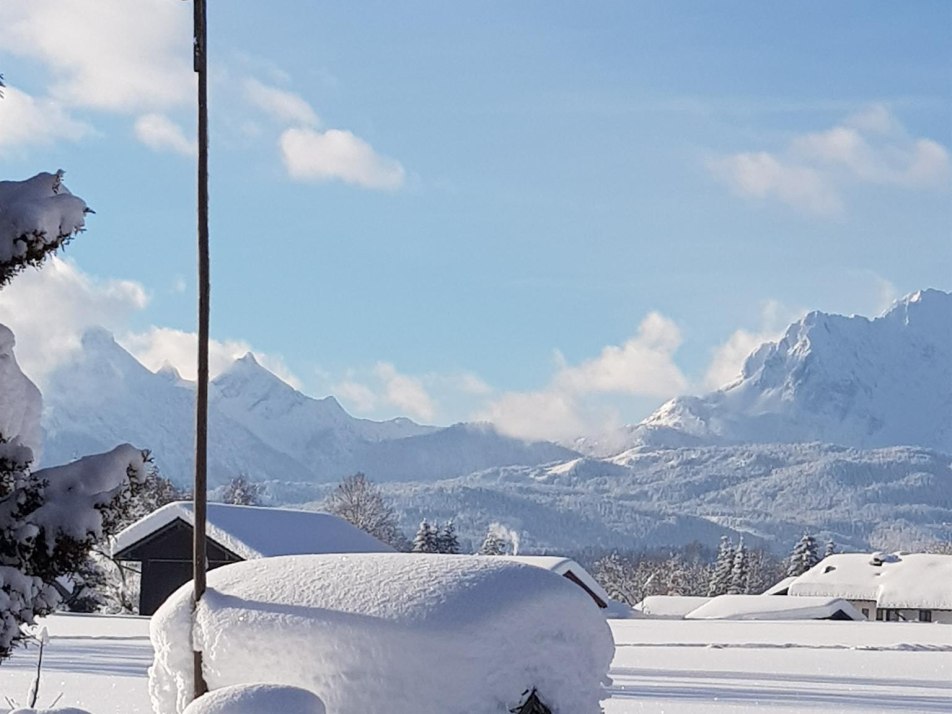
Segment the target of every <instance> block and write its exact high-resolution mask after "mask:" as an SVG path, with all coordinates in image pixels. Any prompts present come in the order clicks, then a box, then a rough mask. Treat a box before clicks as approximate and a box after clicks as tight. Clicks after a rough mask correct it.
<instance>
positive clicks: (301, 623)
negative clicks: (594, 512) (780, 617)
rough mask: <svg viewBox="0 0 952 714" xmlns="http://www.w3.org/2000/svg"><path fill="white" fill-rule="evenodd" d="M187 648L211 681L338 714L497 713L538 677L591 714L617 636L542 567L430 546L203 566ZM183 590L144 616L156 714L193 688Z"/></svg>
mask: <svg viewBox="0 0 952 714" xmlns="http://www.w3.org/2000/svg"><path fill="white" fill-rule="evenodd" d="M208 587H209V589H208V592H207V593H206V595H205V596H204V597H203V598H202V601H201V603H200V604H199V607H198V609H197V614H196V620H197V622H196V625H195V628H194V631H193V638H194V646H195V647H197V648H199V649H201V651H202V652H203V657H204V673H205V678H206V681H207V683H208V685H209V688H210V689H212V690H214V689H219V688H221V687H225V686H230V685H234V684H241V683H253V682H273V683H276V684H289V685H293V686H300V687H304V688H305V689H308V690H310V691H313V692H315V693H316V694H317V695H318V696H319V697H320V698H321V699H322V701H323V702H324V703H325V705H326V706H327V708H328V710H329V711H331V712H334V714H366V713H367V712H384V711H385V712H388V714H420V713H421V712H441V713H446V714H453V713H455V712H459V713H462V712H466V713H467V714H498V713H499V712H500V711H505V710H506V707H513V706H515V705H517V704H519V703H520V701H521V697H522V694H523V692H524V691H525V690H526V689H531V688H533V687H535V688H537V689H538V692H539V694H540V696H541V698H542V699H543V701H544V702H546V703H547V704H548V705H549V706H550V707H551V709H552V711H553V714H596V713H597V712H599V711H600V708H599V700H600V699H601V698H602V697H603V695H604V690H602V689H601V684H602V683H603V682H604V681H606V680H605V676H606V673H607V671H608V667H609V663H610V662H611V657H612V652H613V643H612V638H611V633H610V631H609V629H608V626H607V624H606V621H605V619H604V617H603V616H602V615H601V614H600V612H599V610H598V608H594V607H592V602H591V599H590V598H589V596H588V595H587V594H586V593H585V592H584V591H583V590H581V589H580V588H579V587H577V586H576V585H574V584H573V583H571V582H569V581H567V580H566V579H565V578H562V577H560V576H557V575H555V574H554V573H551V572H547V571H545V570H543V569H542V568H538V567H533V566H528V565H523V564H520V563H513V562H510V561H507V560H504V559H500V558H493V557H479V556H451V555H427V554H403V553H393V554H355V555H314V556H288V557H279V558H268V559H263V560H257V561H246V562H243V563H237V564H234V565H228V566H224V567H222V568H218V569H216V570H213V571H211V572H210V573H209V574H208ZM191 611H192V602H191V587H190V586H189V585H186V586H183V587H182V588H181V589H179V590H178V591H176V592H175V593H174V594H173V595H172V596H171V597H170V598H169V599H168V600H167V601H166V602H165V604H164V605H163V606H162V607H161V608H160V609H159V611H158V612H157V613H156V614H155V616H154V617H153V619H152V626H151V636H152V643H153V645H154V648H155V653H156V654H155V661H154V664H153V666H152V668H151V670H150V692H151V696H152V701H153V707H154V710H155V712H156V714H175V713H178V712H181V711H182V710H183V709H184V708H185V705H186V704H187V702H188V700H189V698H190V696H191V694H190V692H191V689H192V683H191V673H192V653H191V646H190V643H189V640H190V639H192V638H190V636H189V634H190V632H192V627H191V618H192V615H191Z"/></svg>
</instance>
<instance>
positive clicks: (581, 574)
mask: <svg viewBox="0 0 952 714" xmlns="http://www.w3.org/2000/svg"><path fill="white" fill-rule="evenodd" d="M494 557H501V558H506V559H507V560H512V561H514V562H517V563H525V564H526V565H534V566H536V567H537V568H545V569H546V570H551V571H552V572H553V573H556V574H557V575H562V576H565V575H568V574H571V575H573V576H575V578H576V579H577V580H578V582H579V583H580V584H581V585H582V586H583V587H584V588H585V589H586V590H588V591H589V592H590V593H591V594H592V595H593V596H594V597H595V598H596V599H597V600H601V601H602V603H604V605H607V604H608V602H609V601H610V600H611V598H610V597H609V596H608V593H607V592H605V588H603V587H602V586H601V585H599V583H598V581H597V580H596V579H595V578H593V577H592V576H591V575H590V574H589V573H588V571H587V570H585V568H583V567H582V566H581V565H579V564H578V563H576V562H575V561H574V560H572V559H571V558H563V557H561V556H556V555H503V556H494ZM604 605H603V606H604Z"/></svg>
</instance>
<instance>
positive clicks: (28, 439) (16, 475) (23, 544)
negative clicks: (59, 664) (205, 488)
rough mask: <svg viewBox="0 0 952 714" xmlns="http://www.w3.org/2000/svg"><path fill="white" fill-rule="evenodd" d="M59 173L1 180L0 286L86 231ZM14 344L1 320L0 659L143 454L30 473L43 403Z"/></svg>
mask: <svg viewBox="0 0 952 714" xmlns="http://www.w3.org/2000/svg"><path fill="white" fill-rule="evenodd" d="M62 177H63V172H62V171H58V172H56V173H55V174H49V173H41V174H37V175H36V176H34V177H33V178H31V179H28V180H26V181H0V286H2V285H4V284H5V283H7V282H9V280H10V279H11V278H12V277H13V276H14V275H16V273H17V272H19V271H20V270H22V269H23V268H24V267H26V266H28V265H33V266H38V265H40V264H41V263H42V262H43V260H44V258H46V257H47V256H48V255H50V254H51V253H53V252H55V251H56V250H57V249H58V248H59V247H61V246H62V245H63V244H64V243H65V242H66V241H68V240H69V239H70V238H71V237H72V236H74V235H75V234H76V233H77V232H79V231H80V230H82V228H83V225H84V220H85V214H86V213H87V210H88V209H87V208H86V203H85V202H84V201H83V200H82V199H80V198H78V197H76V196H73V195H72V194H70V192H69V191H68V190H67V189H66V187H65V186H64V185H63V184H62ZM37 319H42V317H41V316H39V317H38V318H37ZM13 347H14V337H13V333H12V332H10V330H8V329H7V328H6V327H4V326H2V325H0V660H2V659H4V658H5V657H7V656H8V655H9V654H10V650H11V649H12V647H13V646H14V645H15V644H16V643H17V642H19V641H20V640H22V639H24V637H25V634H24V633H23V632H22V630H21V627H22V626H23V625H25V624H31V623H32V622H33V618H34V617H35V616H36V615H43V614H47V613H49V612H50V611H51V610H52V609H53V608H54V607H55V606H56V604H57V602H58V601H59V599H60V593H59V591H58V590H57V589H56V584H57V579H58V578H59V577H60V576H63V575H65V574H68V573H71V572H75V571H76V570H77V569H78V568H79V566H80V565H81V564H82V562H83V561H84V560H85V558H86V555H87V553H88V551H89V548H90V546H91V545H92V543H93V542H94V541H95V540H97V539H99V538H101V537H102V535H103V533H107V532H109V531H110V530H111V529H114V528H115V526H116V525H117V523H118V522H119V519H120V518H121V516H122V513H123V511H124V504H125V502H126V501H127V499H128V497H129V495H130V494H131V493H132V491H133V490H134V488H136V486H137V485H138V484H139V483H140V482H141V481H142V480H143V479H144V478H145V476H146V472H147V468H146V463H147V460H148V454H147V453H145V452H143V451H140V450H139V449H136V448H134V447H132V446H129V445H128V444H125V445H122V446H119V447H117V448H116V449H114V450H113V451H111V452H109V453H106V454H100V455H98V456H87V457H85V458H83V459H80V460H78V461H75V462H73V463H71V464H67V465H65V466H59V467H55V468H48V469H43V470H41V471H36V472H34V471H32V470H31V464H32V463H33V461H34V459H35V458H36V456H37V455H38V452H39V447H40V444H39V440H40V424H39V418H40V412H41V410H42V403H41V397H40V392H39V390H38V389H37V388H36V386H35V385H34V384H33V383H32V382H30V380H29V379H28V378H27V377H26V376H25V375H24V374H23V373H22V372H21V371H20V368H19V366H18V365H17V362H16V358H15V356H14V354H13Z"/></svg>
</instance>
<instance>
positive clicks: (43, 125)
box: [0, 86, 93, 153]
mask: <svg viewBox="0 0 952 714" xmlns="http://www.w3.org/2000/svg"><path fill="white" fill-rule="evenodd" d="M92 133H93V129H92V127H91V126H89V125H88V124H86V123H85V122H82V121H79V120H77V119H74V118H73V117H72V116H70V114H69V112H68V111H67V110H66V109H65V108H64V107H63V106H62V105H61V104H59V103H58V102H56V101H54V100H52V99H48V98H41V99H38V98H36V97H33V96H31V95H29V94H27V93H26V92H23V91H21V90H19V89H17V88H16V87H15V86H8V87H6V88H5V89H4V91H3V104H2V105H0V149H2V150H4V153H8V152H9V151H12V150H16V149H22V148H23V147H25V146H29V145H34V144H49V143H52V142H54V141H57V140H59V139H67V140H70V141H77V140H79V139H82V138H83V137H85V136H88V135H90V134H92Z"/></svg>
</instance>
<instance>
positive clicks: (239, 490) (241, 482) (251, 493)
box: [221, 474, 262, 506]
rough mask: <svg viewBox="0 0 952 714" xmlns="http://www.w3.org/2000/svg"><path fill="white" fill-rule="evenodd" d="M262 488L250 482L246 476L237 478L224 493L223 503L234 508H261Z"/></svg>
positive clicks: (242, 475)
mask: <svg viewBox="0 0 952 714" xmlns="http://www.w3.org/2000/svg"><path fill="white" fill-rule="evenodd" d="M261 491H262V489H261V486H260V484H257V483H254V482H253V481H251V480H249V479H248V477H247V476H245V475H244V474H239V475H238V476H235V478H233V479H232V480H231V481H229V482H228V485H227V486H225V490H224V491H222V495H221V501H222V503H228V504H231V505H233V506H260V505H261Z"/></svg>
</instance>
